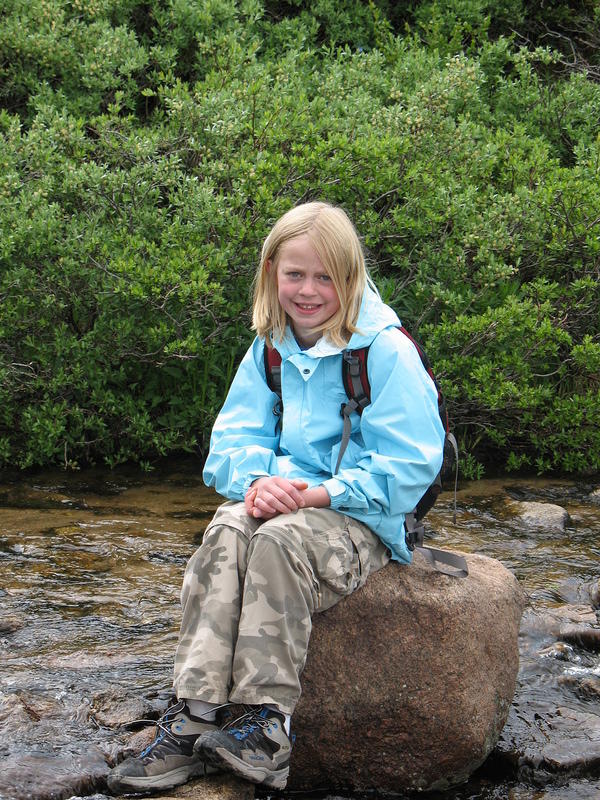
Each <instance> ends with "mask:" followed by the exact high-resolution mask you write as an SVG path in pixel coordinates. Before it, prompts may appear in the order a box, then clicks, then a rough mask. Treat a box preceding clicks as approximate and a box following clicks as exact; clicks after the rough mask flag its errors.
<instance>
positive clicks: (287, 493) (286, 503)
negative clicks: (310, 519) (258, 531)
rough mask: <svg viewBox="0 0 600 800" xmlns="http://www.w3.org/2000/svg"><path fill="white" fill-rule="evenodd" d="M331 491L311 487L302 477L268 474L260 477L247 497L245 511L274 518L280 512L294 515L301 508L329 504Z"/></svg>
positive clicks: (256, 515)
mask: <svg viewBox="0 0 600 800" xmlns="http://www.w3.org/2000/svg"><path fill="white" fill-rule="evenodd" d="M329 501H330V499H329V494H328V492H327V490H326V489H325V488H324V487H323V486H316V487H314V488H312V489H309V488H308V484H307V483H306V481H303V480H301V479H299V478H292V479H289V478H282V477H280V476H279V475H269V476H265V477H264V478H258V479H257V480H255V481H254V483H253V484H252V485H251V486H250V488H249V489H248V491H247V492H246V496H245V497H244V505H245V507H246V512H247V513H248V514H249V515H250V516H251V517H255V518H257V519H273V517H276V516H277V515H278V514H293V513H294V512H295V511H298V509H299V508H307V507H308V506H313V507H315V508H323V507H324V506H328V505H329Z"/></svg>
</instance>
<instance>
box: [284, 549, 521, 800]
mask: <svg viewBox="0 0 600 800" xmlns="http://www.w3.org/2000/svg"><path fill="white" fill-rule="evenodd" d="M466 558H467V562H468V566H469V576H468V577H467V578H453V577H448V576H446V575H443V574H441V573H439V572H436V571H435V570H434V569H433V568H432V567H430V566H429V565H428V563H427V562H426V560H425V559H424V558H423V556H422V555H421V554H420V553H418V552H417V553H416V554H415V558H414V560H413V564H412V565H411V566H410V567H403V566H400V565H398V564H395V563H391V564H389V565H388V566H387V567H385V568H384V569H382V570H380V571H379V572H377V573H375V574H374V575H371V576H370V578H369V580H368V581H367V583H366V585H365V586H364V587H363V588H362V589H360V590H359V591H357V592H355V593H354V594H353V595H352V596H351V597H349V598H347V599H346V600H344V601H343V602H341V603H339V604H338V605H337V606H335V607H334V608H332V609H329V610H328V611H326V612H324V613H323V614H318V615H315V617H314V619H313V632H312V637H311V641H310V646H309V653H308V659H307V663H306V667H305V670H304V673H303V676H302V686H303V694H302V697H301V698H300V702H299V704H298V706H297V709H296V712H295V714H294V717H293V720H292V724H293V732H294V733H295V734H296V743H295V746H294V750H293V751H292V763H291V774H290V780H289V783H288V787H289V788H290V789H302V790H309V789H315V788H321V787H324V786H325V787H327V788H328V789H329V790H331V789H345V790H352V791H365V790H369V789H378V790H381V791H388V792H402V791H407V790H434V789H445V788H448V787H450V786H453V785H455V784H458V783H461V782H462V781H464V780H466V779H467V778H468V776H469V775H470V774H471V773H472V772H473V771H474V770H475V769H476V768H477V767H478V766H480V765H481V764H482V762H483V761H484V760H485V758H486V757H487V756H488V754H489V753H490V752H491V750H492V749H493V747H494V746H495V744H496V742H497V740H498V737H499V735H500V732H501V730H502V728H503V726H504V723H505V721H506V718H507V716H508V712H509V709H510V706H511V702H512V698H513V694H514V691H515V682H516V677H517V672H518V665H519V654H518V646H517V637H518V632H519V622H520V619H521V615H522V612H523V609H524V607H525V604H526V598H525V595H524V593H523V591H522V590H521V589H520V587H519V585H518V583H517V581H516V579H515V577H514V576H513V574H512V573H511V572H509V571H508V570H507V569H506V568H505V567H503V566H502V564H500V562H498V561H496V560H493V559H491V558H486V557H484V556H477V555H469V556H466Z"/></svg>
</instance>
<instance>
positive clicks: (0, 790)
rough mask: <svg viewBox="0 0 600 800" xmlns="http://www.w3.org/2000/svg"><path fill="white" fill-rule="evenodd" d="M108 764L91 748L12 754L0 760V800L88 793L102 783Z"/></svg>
mask: <svg viewBox="0 0 600 800" xmlns="http://www.w3.org/2000/svg"><path fill="white" fill-rule="evenodd" d="M107 773H108V766H107V764H106V761H105V760H104V756H103V755H102V753H101V752H100V751H99V750H98V749H97V748H94V747H91V748H88V749H87V750H86V752H85V754H84V755H82V754H71V753H61V754H59V755H55V754H48V755H46V754H40V755H33V754H32V755H16V756H9V757H8V758H6V759H4V760H3V764H2V770H1V771H0V797H2V799H3V800H58V798H67V797H72V796H73V795H75V794H79V795H85V796H87V795H89V794H91V793H93V792H94V791H95V790H96V789H97V788H100V785H101V784H103V783H104V779H105V776H106V774H107Z"/></svg>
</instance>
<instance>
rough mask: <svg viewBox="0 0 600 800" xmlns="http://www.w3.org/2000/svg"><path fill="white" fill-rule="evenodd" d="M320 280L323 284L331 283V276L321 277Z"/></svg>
mask: <svg viewBox="0 0 600 800" xmlns="http://www.w3.org/2000/svg"><path fill="white" fill-rule="evenodd" d="M319 280H320V281H321V282H322V283H331V275H319Z"/></svg>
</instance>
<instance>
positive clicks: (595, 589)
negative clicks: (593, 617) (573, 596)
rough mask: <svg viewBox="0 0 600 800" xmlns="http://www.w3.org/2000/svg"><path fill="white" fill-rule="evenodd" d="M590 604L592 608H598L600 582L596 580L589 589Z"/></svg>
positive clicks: (599, 606) (599, 603) (599, 605)
mask: <svg viewBox="0 0 600 800" xmlns="http://www.w3.org/2000/svg"><path fill="white" fill-rule="evenodd" d="M590 602H591V604H592V608H600V580H597V581H596V583H595V584H594V585H593V586H592V588H591V589H590Z"/></svg>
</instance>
